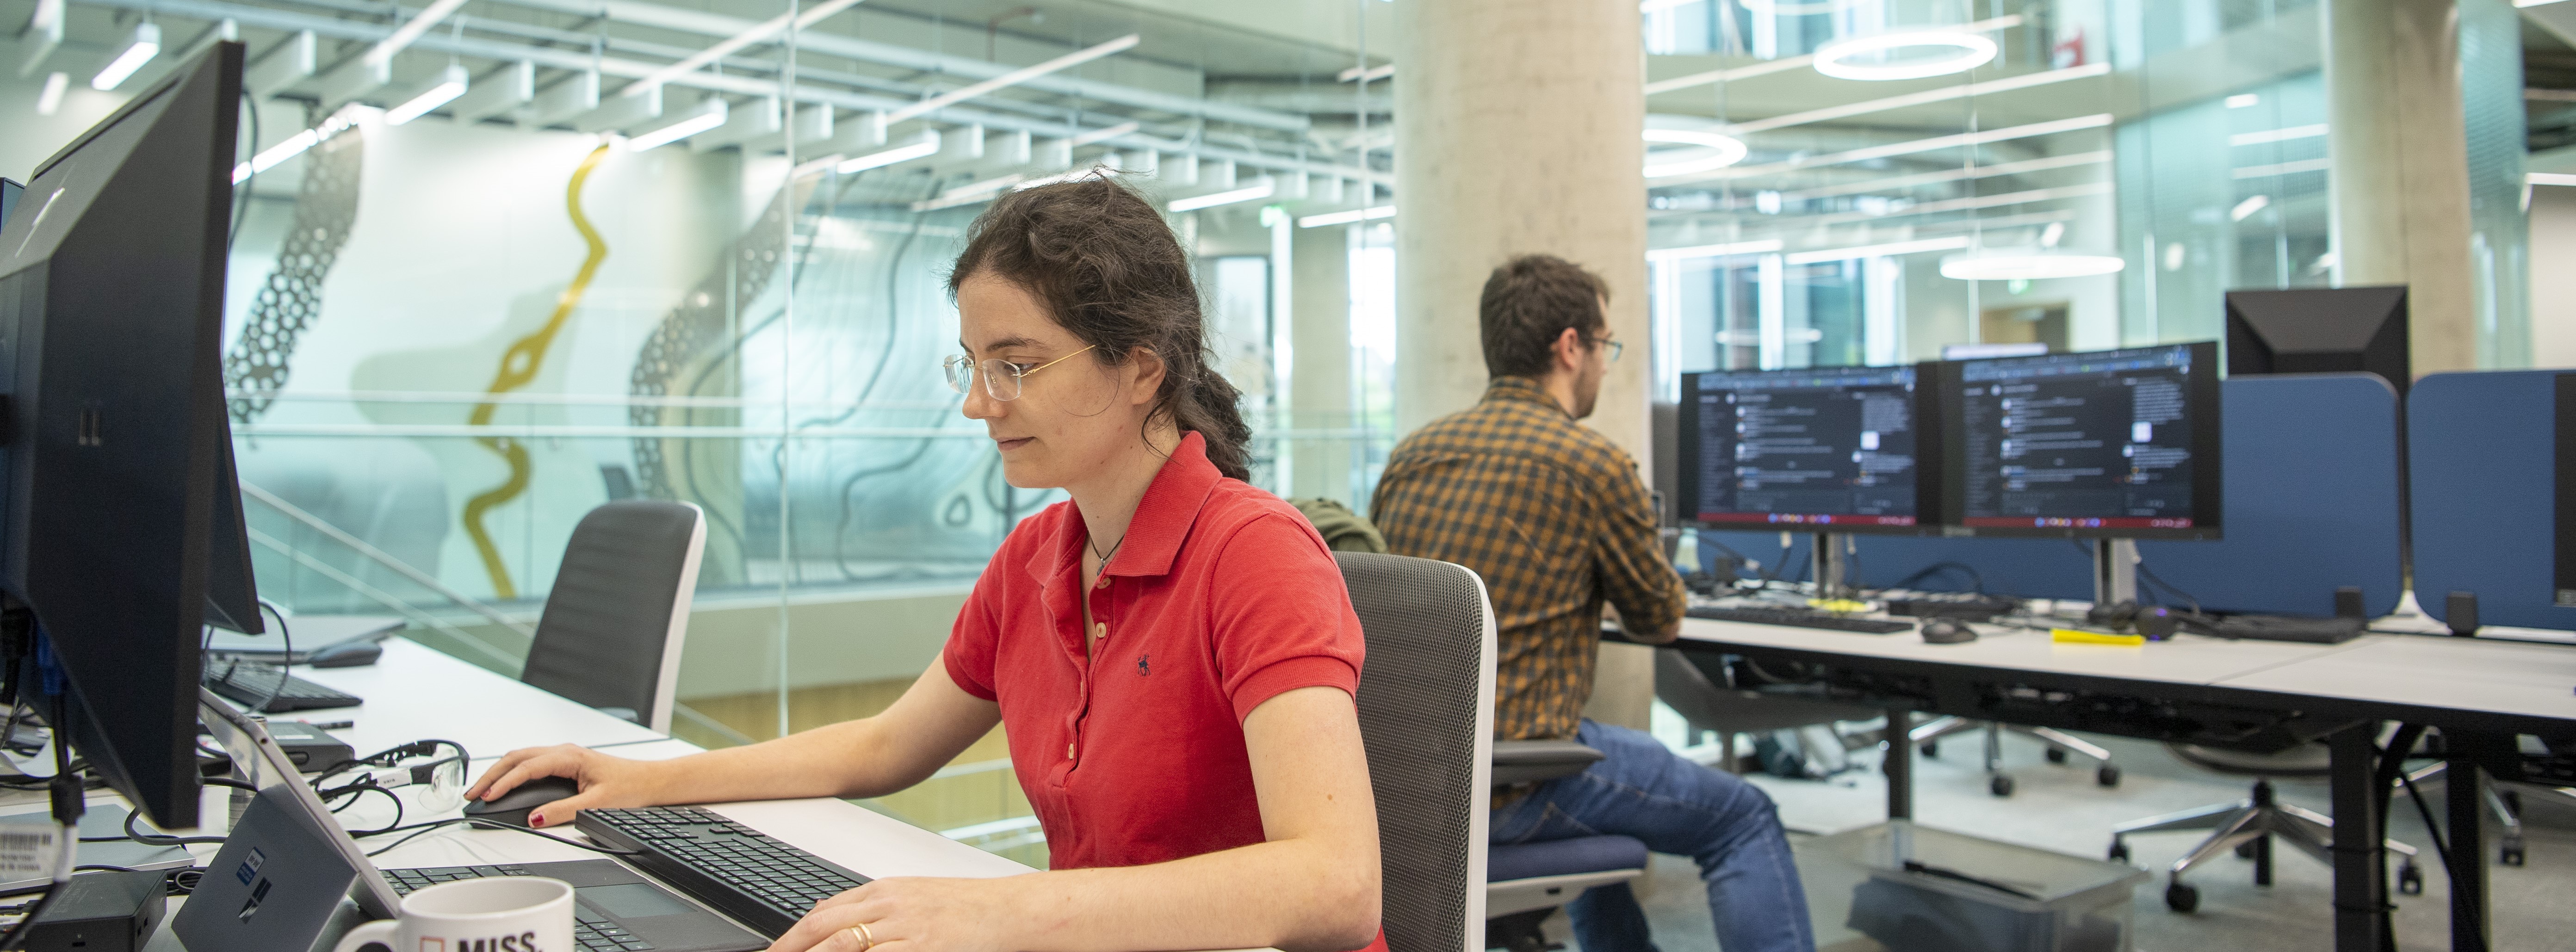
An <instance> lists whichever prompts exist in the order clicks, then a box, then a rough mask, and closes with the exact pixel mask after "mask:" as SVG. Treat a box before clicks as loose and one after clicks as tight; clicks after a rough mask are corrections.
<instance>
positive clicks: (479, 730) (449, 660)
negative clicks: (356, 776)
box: [277, 638, 662, 760]
mask: <svg viewBox="0 0 2576 952" xmlns="http://www.w3.org/2000/svg"><path fill="white" fill-rule="evenodd" d="M384 648H385V653H384V657H382V658H380V659H378V660H377V661H376V663H375V664H372V665H366V666H363V667H356V668H311V667H297V668H296V669H294V670H295V676H296V677H300V678H303V679H305V680H307V681H312V682H314V683H316V684H320V685H323V686H325V687H330V688H336V689H338V690H342V691H346V692H349V693H351V694H355V695H357V696H359V697H362V698H365V699H367V703H365V704H362V705H359V706H357V707H339V708H330V709H327V710H318V711H297V712H294V713H292V714H281V715H277V719H279V720H305V721H314V722H318V723H327V722H330V721H356V722H357V726H356V727H352V728H349V729H346V730H336V731H332V732H331V736H333V737H337V738H339V739H341V740H344V741H347V742H349V746H351V747H354V748H357V752H358V755H359V756H365V755H367V754H372V753H375V752H376V751H380V750H384V749H386V748H389V747H393V746H395V745H398V744H408V743H410V742H412V741H415V740H421V739H423V738H429V737H436V738H440V739H443V740H452V741H455V742H457V743H459V744H463V745H465V749H466V751H467V752H468V753H471V754H473V755H474V757H475V758H476V759H478V760H479V759H486V758H491V757H498V756H500V755H502V754H505V753H508V752H509V751H510V750H511V749H512V748H517V747H528V746H533V745H538V744H580V745H582V746H585V747H595V746H598V745H601V744H615V743H625V742H633V741H648V740H659V739H661V737H662V735H660V734H656V733H654V732H653V730H652V729H651V728H648V727H644V726H642V725H639V724H635V723H632V722H629V721H625V720H620V719H618V718H615V717H610V716H608V715H606V714H602V713H600V712H598V711H595V710H592V709H590V708H589V707H588V706H586V705H583V704H580V703H576V702H574V701H571V700H567V699H565V698H562V697H558V696H556V695H553V694H549V693H547V692H545V691H540V690H538V689H536V688H532V687H529V686H527V685H525V684H521V683H519V682H518V680H517V679H515V678H509V677H504V676H502V675H499V674H494V673H492V672H491V671H488V670H485V669H483V668H479V667H476V666H474V665H472V664H468V663H466V662H464V661H462V660H459V659H457V658H453V657H450V656H448V655H446V654H442V653H440V652H439V651H437V650H435V649H432V648H430V647H429V646H427V645H423V644H421V643H419V642H416V641H411V640H409V639H405V638H387V639H385V642H384Z"/></svg>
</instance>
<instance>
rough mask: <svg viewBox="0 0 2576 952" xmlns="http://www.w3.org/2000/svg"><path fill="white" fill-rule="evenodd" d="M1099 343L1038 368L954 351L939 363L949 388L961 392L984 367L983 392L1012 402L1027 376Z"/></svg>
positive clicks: (971, 383) (1018, 396)
mask: <svg viewBox="0 0 2576 952" xmlns="http://www.w3.org/2000/svg"><path fill="white" fill-rule="evenodd" d="M1098 346H1100V345H1098V344H1093V345H1091V346H1090V347H1084V348H1083V349H1082V350H1077V351H1074V352H1073V353H1070V354H1066V355H1064V356H1062V357H1058V358H1056V359H1054V360H1050V361H1047V362H1046V363H1043V364H1039V365H1037V366H1035V367H1028V366H1025V365H1022V364H1015V363H1012V362H1010V361H1007V360H1003V359H1001V358H999V357H989V358H986V359H984V360H981V361H978V360H976V359H975V358H973V357H970V356H968V355H965V354H952V355H950V356H949V358H948V359H947V360H944V361H941V362H940V365H939V366H940V369H941V370H943V371H945V372H946V375H947V377H948V389H951V390H955V391H957V392H958V393H969V392H970V391H969V390H968V388H970V387H973V386H974V385H975V377H976V376H977V374H976V371H978V370H981V371H983V374H982V376H983V378H984V393H985V394H987V395H989V396H991V397H992V398H993V399H995V400H1002V401H1010V400H1017V399H1019V398H1020V387H1021V383H1020V382H1021V380H1022V379H1024V378H1026V377H1027V376H1028V375H1030V374H1033V373H1037V372H1038V371H1041V370H1045V369H1047V368H1049V367H1053V366H1055V365H1057V364H1060V363H1064V362H1065V361H1068V360H1072V359H1073V358H1075V357H1077V356H1080V355H1081V354H1082V352H1083V351H1087V350H1090V349H1092V348H1093V347H1098Z"/></svg>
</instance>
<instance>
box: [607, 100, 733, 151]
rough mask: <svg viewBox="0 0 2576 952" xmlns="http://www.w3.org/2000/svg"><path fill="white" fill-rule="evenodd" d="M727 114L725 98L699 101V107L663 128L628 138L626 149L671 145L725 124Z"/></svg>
mask: <svg viewBox="0 0 2576 952" xmlns="http://www.w3.org/2000/svg"><path fill="white" fill-rule="evenodd" d="M726 115H727V107H726V106H725V101H724V100H723V99H721V98H711V99H708V100H707V101H705V102H701V103H699V104H698V107H697V108H695V109H691V110H689V111H688V112H685V113H682V114H681V115H680V118H678V119H674V120H672V121H671V122H670V123H669V124H668V125H664V126H662V127H661V128H659V129H654V130H652V131H650V132H644V133H640V134H638V135H636V136H635V137H634V138H632V139H628V140H626V149H627V151H629V152H642V151H644V150H646V149H653V148H659V147H661V146H666V145H670V144H671V143H674V142H678V141H680V140H682V139H686V138H688V137H690V136H693V135H697V134H698V133H701V132H705V131H707V130H709V129H713V128H715V127H717V126H721V125H724V124H725V117H726Z"/></svg>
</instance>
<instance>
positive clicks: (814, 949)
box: [769, 876, 1034, 952]
mask: <svg viewBox="0 0 2576 952" xmlns="http://www.w3.org/2000/svg"><path fill="white" fill-rule="evenodd" d="M1015 878H1018V877H1006V878H1003V879H932V878H928V877H919V876H914V877H901V878H895V879H880V880H877V881H875V882H872V883H869V884H867V885H865V886H861V887H859V888H857V889H853V890H850V891H848V892H845V893H842V894H840V895H838V896H834V897H832V898H830V899H826V900H823V901H822V902H819V903H816V904H814V911H812V912H809V913H806V914H805V918H804V919H802V920H800V921H798V922H797V923H796V927H795V928H793V929H789V930H787V934H786V935H782V936H779V937H778V941H777V942H775V943H772V944H771V945H770V946H769V952H861V950H862V949H865V948H867V944H866V943H864V942H862V941H861V937H860V936H859V935H857V934H854V933H852V932H851V931H850V929H851V927H853V926H857V925H860V924H862V923H864V924H866V926H867V938H871V939H874V940H875V944H877V945H885V944H886V943H889V942H901V943H902V947H901V948H902V949H903V952H1010V950H1013V949H1018V948H1022V947H1024V946H1025V945H1026V944H1027V943H1026V942H1025V941H1023V940H1022V938H1021V937H1022V936H1023V934H1024V933H1023V929H1024V928H1025V927H1028V926H1030V925H1034V924H1032V923H1028V922H1026V920H1027V918H1028V910H1027V909H1023V908H1017V907H1015V905H1014V903H1013V902H1012V893H1013V888H1012V887H1013V885H1014V884H1012V883H1011V880H1012V879H1015Z"/></svg>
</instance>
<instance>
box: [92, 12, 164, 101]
mask: <svg viewBox="0 0 2576 952" xmlns="http://www.w3.org/2000/svg"><path fill="white" fill-rule="evenodd" d="M159 55H161V28H160V27H157V26H154V25H152V24H149V23H138V24H135V26H134V35H133V36H130V37H127V38H126V40H125V48H124V49H121V50H118V51H116V56H115V57H113V58H111V59H109V60H108V61H107V68H106V69H102V70H99V71H98V75H97V76H94V77H91V78H90V81H89V88H91V89H95V90H98V91H100V92H106V91H108V90H111V89H115V88H116V87H117V84H119V83H123V82H125V81H126V79H127V78H129V77H131V76H133V75H134V71H135V70H138V69H142V68H143V64H145V63H149V62H152V58H153V57H155V56H159Z"/></svg>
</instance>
